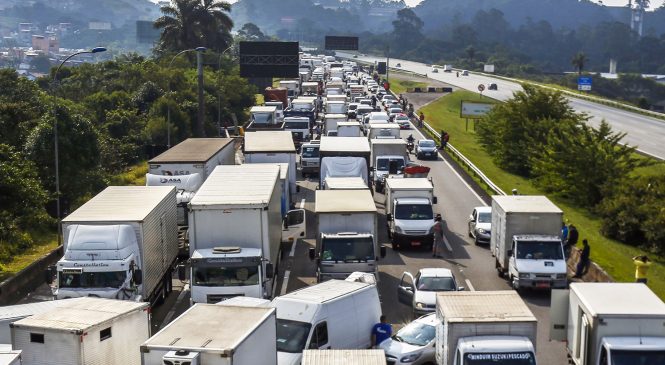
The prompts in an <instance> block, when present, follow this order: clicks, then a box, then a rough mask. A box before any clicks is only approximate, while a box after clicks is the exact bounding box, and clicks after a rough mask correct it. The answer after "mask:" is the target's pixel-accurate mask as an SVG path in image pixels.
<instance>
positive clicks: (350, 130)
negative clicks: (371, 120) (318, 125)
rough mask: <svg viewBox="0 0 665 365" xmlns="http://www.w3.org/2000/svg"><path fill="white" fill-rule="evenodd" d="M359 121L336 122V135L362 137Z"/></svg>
mask: <svg viewBox="0 0 665 365" xmlns="http://www.w3.org/2000/svg"><path fill="white" fill-rule="evenodd" d="M362 135H363V133H362V129H361V128H360V123H358V122H355V121H351V122H349V121H344V122H337V137H362Z"/></svg>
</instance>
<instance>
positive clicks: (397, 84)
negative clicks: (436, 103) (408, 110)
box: [388, 77, 427, 95]
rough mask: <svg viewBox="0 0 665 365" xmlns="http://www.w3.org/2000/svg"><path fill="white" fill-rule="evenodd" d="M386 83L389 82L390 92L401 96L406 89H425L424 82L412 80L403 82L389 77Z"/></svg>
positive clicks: (425, 84)
mask: <svg viewBox="0 0 665 365" xmlns="http://www.w3.org/2000/svg"><path fill="white" fill-rule="evenodd" d="M388 82H390V90H391V91H392V92H394V93H395V94H397V95H399V94H403V93H405V92H406V89H407V88H411V87H421V88H426V87H427V83H426V82H420V81H413V80H404V79H401V78H398V77H391V78H390V79H389V80H388Z"/></svg>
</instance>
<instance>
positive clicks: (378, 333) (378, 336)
mask: <svg viewBox="0 0 665 365" xmlns="http://www.w3.org/2000/svg"><path fill="white" fill-rule="evenodd" d="M379 320H380V321H381V322H379V323H377V324H375V325H374V327H372V347H373V348H376V346H378V345H379V344H380V343H381V342H383V341H385V340H387V339H389V338H390V336H392V334H393V327H392V326H391V325H390V324H389V323H388V322H387V321H386V316H385V315H381V317H380V319H379Z"/></svg>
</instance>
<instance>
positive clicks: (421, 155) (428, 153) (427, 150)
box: [416, 139, 439, 160]
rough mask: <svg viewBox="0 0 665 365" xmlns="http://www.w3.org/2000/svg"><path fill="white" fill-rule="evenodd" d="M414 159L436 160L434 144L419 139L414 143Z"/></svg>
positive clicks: (437, 156) (429, 140) (431, 141)
mask: <svg viewBox="0 0 665 365" xmlns="http://www.w3.org/2000/svg"><path fill="white" fill-rule="evenodd" d="M416 158H418V159H419V160H423V159H426V158H431V159H434V160H436V159H438V158H439V155H438V153H437V146H436V142H434V141H433V140H431V139H421V140H419V141H418V143H416Z"/></svg>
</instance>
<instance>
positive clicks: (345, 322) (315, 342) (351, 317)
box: [272, 280, 381, 365]
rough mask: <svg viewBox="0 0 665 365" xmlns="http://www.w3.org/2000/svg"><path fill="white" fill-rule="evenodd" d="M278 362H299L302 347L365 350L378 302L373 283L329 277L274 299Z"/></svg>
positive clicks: (378, 311)
mask: <svg viewBox="0 0 665 365" xmlns="http://www.w3.org/2000/svg"><path fill="white" fill-rule="evenodd" d="M272 306H273V307H275V308H276V309H277V362H278V363H279V364H280V365H292V364H300V361H301V360H302V352H303V350H305V349H367V348H369V347H370V346H371V335H372V334H371V332H372V327H373V326H374V325H375V324H376V323H378V322H379V317H380V316H381V303H380V302H379V293H378V291H377V289H376V285H373V284H368V283H363V282H354V281H346V280H329V281H325V282H323V283H320V284H316V285H313V286H309V287H306V288H303V289H300V290H296V291H294V292H291V293H289V294H286V295H283V296H280V297H277V298H275V299H273V301H272Z"/></svg>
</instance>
